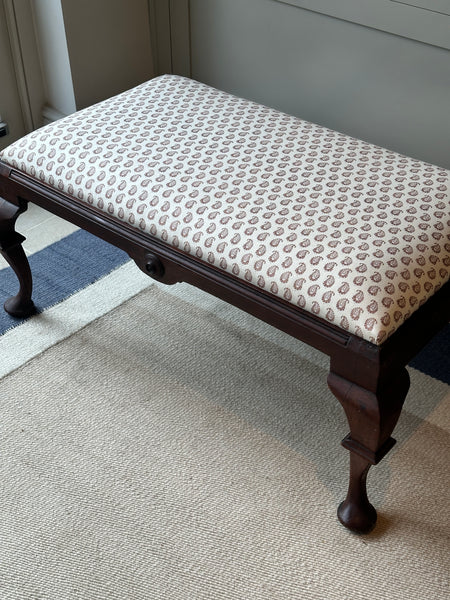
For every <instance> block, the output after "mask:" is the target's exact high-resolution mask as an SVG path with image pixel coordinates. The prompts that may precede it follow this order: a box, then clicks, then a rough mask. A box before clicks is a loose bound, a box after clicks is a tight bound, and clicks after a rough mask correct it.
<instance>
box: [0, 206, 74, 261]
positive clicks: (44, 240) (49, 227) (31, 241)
mask: <svg viewBox="0 0 450 600" xmlns="http://www.w3.org/2000/svg"><path fill="white" fill-rule="evenodd" d="M77 229H78V227H76V226H75V225H72V224H71V223H68V222H67V221H64V220H63V219H60V218H59V217H56V216H55V215H52V214H51V213H49V212H47V211H46V210H43V209H42V208H40V207H39V206H36V205H35V204H31V203H30V204H29V205H28V210H27V211H26V212H24V213H23V214H22V215H20V217H19V218H18V219H17V223H16V230H17V231H18V232H19V233H21V234H22V235H24V236H25V237H26V240H25V242H24V243H23V247H24V249H25V252H26V254H27V255H30V254H34V253H35V252H38V251H39V250H42V248H45V246H48V245H49V244H52V243H54V242H57V241H58V240H60V239H61V238H63V237H65V236H66V235H69V234H70V233H72V232H74V231H76V230H77ZM6 266H8V264H7V262H6V261H5V259H4V258H3V257H2V256H1V255H0V269H3V268H4V267H6Z"/></svg>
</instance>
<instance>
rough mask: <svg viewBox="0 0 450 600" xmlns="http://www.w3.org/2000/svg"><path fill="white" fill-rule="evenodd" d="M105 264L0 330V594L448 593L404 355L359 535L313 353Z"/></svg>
mask: <svg viewBox="0 0 450 600" xmlns="http://www.w3.org/2000/svg"><path fill="white" fill-rule="evenodd" d="M59 251H61V252H62V251H63V246H59ZM108 271H109V270H108V269H106V271H105V272H106V273H107V274H106V275H105V276H104V277H102V278H100V279H98V280H97V281H95V282H94V283H91V284H90V285H88V286H87V287H84V288H83V289H79V288H81V287H82V286H80V285H74V286H72V287H73V288H74V289H73V292H72V293H71V292H70V291H69V292H68V293H65V299H64V300H62V301H61V302H59V303H58V304H56V305H54V306H52V307H50V308H48V309H46V310H42V312H41V313H40V314H38V315H36V316H35V317H33V318H32V319H29V320H27V321H26V322H24V323H21V324H20V325H18V326H16V327H15V328H9V329H8V330H7V331H6V332H5V333H4V335H3V336H2V337H1V338H0V357H1V365H0V368H1V375H2V379H1V381H0V397H1V399H2V411H1V419H0V451H1V456H2V460H1V461H0V472H1V476H0V481H1V484H0V598H1V599H2V600H38V599H39V600H66V599H70V600H72V599H74V600H75V599H77V600H78V599H80V600H85V599H86V600H92V599H95V600H97V599H99V600H103V599H105V600H106V599H108V600H110V599H112V600H116V599H117V600H119V599H120V600H123V599H127V600H135V599H136V600H138V599H139V600H147V599H153V598H155V599H169V600H172V599H174V600H175V599H176V600H178V599H183V600H185V599H186V600H187V599H189V600H191V599H200V600H203V599H205V600H206V599H208V600H209V599H216V598H217V599H222V598H223V599H227V600H228V599H245V600H247V599H248V600H253V599H255V600H262V599H264V600H272V599H274V600H278V599H280V600H285V599H289V600H290V599H306V600H309V599H325V598H326V599H330V600H334V599H336V600H338V599H339V600H343V599H345V600H346V599H348V600H350V599H351V600H369V599H370V600H378V599H380V600H384V599H389V600H391V599H392V598H397V599H400V600H402V599H405V600H409V599H411V600H412V599H414V600H415V599H416V598H433V600H441V599H442V600H443V599H444V598H448V589H449V588H450V581H449V575H448V561H449V554H450V553H449V550H450V498H449V489H450V475H449V473H448V467H447V465H448V452H449V448H450V388H449V385H448V384H447V383H445V381H441V380H439V379H438V378H436V377H432V376H431V375H429V374H427V373H424V372H421V371H420V370H418V369H417V368H410V369H409V370H410V374H411V380H412V384H411V391H410V393H409V395H408V398H407V401H406V404H405V408H404V411H403V413H402V416H401V418H400V422H399V424H398V426H397V429H396V434H395V435H396V438H397V440H398V444H397V446H396V447H395V448H394V449H393V450H392V452H391V453H390V454H389V455H388V456H387V457H386V458H385V459H384V460H383V461H382V463H380V464H379V465H378V466H376V467H375V468H373V469H372V470H371V472H370V474H369V491H370V497H371V500H372V501H373V503H374V504H375V505H376V506H377V508H378V511H379V522H378V525H377V527H376V529H375V530H374V531H373V532H372V533H371V534H369V535H367V536H355V535H353V534H351V533H349V532H348V531H347V530H345V529H344V528H343V527H341V526H340V525H339V524H338V522H337V520H336V517H335V511H336V505H337V503H338V502H339V501H340V500H341V499H342V498H343V496H344V495H345V488H346V480H347V469H348V464H347V461H348V453H347V451H345V450H344V449H342V448H340V446H339V441H340V439H342V437H344V435H345V434H346V433H347V430H348V428H347V424H346V422H345V417H344V415H343V413H342V409H341V407H340V406H339V404H338V402H337V401H336V400H335V398H334V397H333V396H332V395H331V393H330V392H329V391H328V389H327V386H326V375H327V369H328V361H327V358H326V357H325V356H324V355H322V354H320V353H319V352H316V351H315V350H313V349H311V348H309V347H308V346H305V345H304V344H301V343H300V342H298V341H296V340H294V339H292V338H290V337H289V336H287V335H285V334H283V333H281V332H279V331H277V330H275V329H273V328H271V327H269V326H267V325H266V324H264V323H262V322H260V321H258V320H256V319H254V318H253V317H251V316H249V315H246V314H245V313H243V312H241V311H239V310H237V309H235V308H233V307H230V306H229V305H227V304H225V303H223V302H221V301H220V300H217V299H216V298H213V297H211V296H208V295H206V294H204V293H202V292H200V291H198V290H195V289H193V288H190V287H189V286H187V285H184V284H181V285H177V286H171V287H165V286H160V285H158V284H155V283H152V282H151V280H150V279H149V278H147V277H146V276H145V275H144V274H142V273H140V272H139V270H138V269H137V268H136V267H135V266H134V265H133V264H130V263H125V264H122V265H121V266H119V267H118V268H115V269H113V270H111V272H109V273H108ZM49 285H52V283H51V281H50V282H49ZM69 287H70V286H69ZM77 289H79V291H76V290H77ZM444 350H445V342H444ZM444 354H445V352H444ZM445 360H446V359H444V362H445Z"/></svg>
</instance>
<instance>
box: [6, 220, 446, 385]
mask: <svg viewBox="0 0 450 600" xmlns="http://www.w3.org/2000/svg"><path fill="white" fill-rule="evenodd" d="M128 260H129V257H128V255H127V254H126V253H125V252H123V251H122V250H119V249H118V248H115V247H114V246H112V245H111V244H108V243H107V242H104V241H103V240H101V239H99V238H97V237H95V236H93V235H91V234H89V233H87V232H86V231H83V230H79V231H76V232H75V233H72V234H71V235H69V236H67V237H65V238H63V239H62V240H61V241H59V242H56V243H54V244H51V245H50V246H47V247H46V248H44V249H43V250H41V251H40V252H36V253H35V254H33V255H32V256H31V257H30V265H31V270H32V273H33V282H34V292H33V299H34V302H35V304H36V306H37V309H38V312H42V311H45V310H46V309H48V308H49V307H51V306H54V305H56V304H58V303H61V302H63V301H64V300H66V299H67V298H69V297H70V296H72V295H73V294H75V293H76V292H78V291H80V290H82V289H84V288H86V287H88V286H89V285H91V284H93V283H94V282H96V281H98V280H100V279H102V278H103V277H105V276H106V275H108V274H109V273H111V272H112V271H114V270H115V269H117V268H118V267H120V266H121V265H123V264H125V263H126V262H127V261H128ZM17 288H18V284H17V279H16V276H15V274H14V273H13V271H12V269H10V268H4V269H1V270H0V295H1V303H3V302H4V300H6V298H8V297H9V296H11V295H14V294H15V293H16V292H17ZM31 318H32V317H31ZM22 322H23V319H15V318H13V317H11V316H10V315H8V314H7V313H6V312H5V311H4V310H0V335H2V334H4V333H5V332H6V331H8V330H9V329H12V328H13V327H17V326H18V325H20V324H21V323H22ZM410 366H412V367H414V368H415V369H417V370H419V371H421V372H422V373H425V374H427V375H429V376H431V377H434V378H435V379H439V380H440V381H442V382H444V383H447V384H450V325H447V327H445V328H444V329H443V330H442V331H441V332H440V333H439V334H438V335H437V336H435V337H434V339H433V340H432V341H431V342H430V343H429V344H428V345H427V346H426V347H425V348H424V349H423V350H422V352H421V353H420V354H419V355H418V356H417V357H416V358H415V359H414V360H413V361H412V362H411V364H410Z"/></svg>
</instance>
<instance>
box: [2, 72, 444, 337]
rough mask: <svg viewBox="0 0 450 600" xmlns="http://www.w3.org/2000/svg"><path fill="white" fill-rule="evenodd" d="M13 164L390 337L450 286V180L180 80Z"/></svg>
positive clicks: (71, 121) (336, 319)
mask: <svg viewBox="0 0 450 600" xmlns="http://www.w3.org/2000/svg"><path fill="white" fill-rule="evenodd" d="M0 157H1V160H2V161H3V162H4V163H7V164H9V165H11V166H12V167H14V168H15V169H18V170H20V171H22V172H24V173H27V174H28V175H30V176H32V177H35V178H36V179H38V180H39V181H41V182H42V183H44V184H45V185H47V186H49V187H52V188H55V189H57V190H60V191H61V192H63V193H65V194H68V195H70V196H71V197H73V198H76V199H77V200H78V201H79V202H82V203H87V204H90V205H92V206H94V207H96V208H97V209H98V210H99V211H103V212H105V213H107V214H108V215H110V216H112V217H113V218H116V219H118V220H120V221H124V222H126V223H128V224H129V225H130V226H131V227H135V228H138V229H140V230H141V231H144V232H147V233H148V235H150V236H156V237H157V238H159V239H161V240H163V241H164V242H166V243H167V244H169V245H172V246H174V247H176V248H179V249H181V250H183V251H184V252H186V253H188V254H191V255H195V256H196V257H198V258H199V259H201V260H203V261H205V262H208V263H209V264H211V265H214V266H215V267H217V268H218V269H222V270H224V271H227V272H229V273H232V274H233V275H235V276H236V277H238V278H241V279H243V280H246V281H248V282H249V283H250V284H252V285H254V286H257V287H259V288H261V289H263V290H266V291H267V292H270V293H271V294H274V295H276V296H279V297H281V298H283V299H284V300H286V301H288V302H290V303H292V304H294V305H296V306H299V307H301V308H302V309H305V310H307V311H309V312H311V313H313V314H315V315H317V316H318V317H321V318H323V319H325V320H327V321H329V322H331V323H334V324H335V325H336V326H338V327H339V328H342V329H344V330H347V331H349V332H350V333H354V334H356V335H357V336H359V337H362V338H364V339H365V340H367V341H370V342H372V343H375V344H380V343H382V342H384V341H385V340H386V339H387V338H388V337H389V336H390V335H391V334H392V333H393V332H394V331H395V330H396V329H397V328H398V327H399V326H400V325H401V324H402V323H403V322H404V321H405V319H407V318H408V317H409V316H410V315H411V314H412V313H413V312H414V311H415V310H417V309H418V308H419V306H421V305H422V304H423V303H424V302H425V301H426V300H427V299H428V298H430V297H431V296H432V295H433V294H434V293H435V292H436V291H437V290H438V289H439V288H440V287H441V286H442V285H443V284H444V283H445V282H446V281H448V280H449V279H450V194H449V175H450V173H449V172H448V171H446V170H444V169H442V168H438V167H436V166H433V165H429V164H426V163H424V162H421V161H419V160H414V159H412V158H407V157H405V156H402V155H400V154H397V153H395V152H391V151H388V150H385V149H383V148H379V147H377V146H374V145H371V144H368V143H365V142H362V141H360V140H357V139H354V138H351V137H349V136H347V135H344V134H340V133H336V132H334V131H331V130H328V129H326V128H324V127H320V126H318V125H314V124H311V123H308V122H305V121H302V120H300V119H297V118H295V117H292V116H289V115H286V114H283V113H281V112H278V111H276V110H273V109H270V108H267V107H264V106H261V105H259V104H256V103H253V102H249V101H246V100H242V99H240V98H237V97H234V96H231V95H229V94H227V93H224V92H220V91H217V90H215V89H213V88H210V87H208V86H206V85H203V84H200V83H197V82H195V81H192V80H189V79H185V78H182V77H177V76H169V75H166V76H163V77H159V78H156V79H153V80H151V81H150V82H148V83H145V84H143V85H141V86H139V87H137V88H135V89H133V90H130V91H128V92H125V93H124V94H121V95H119V96H116V97H115V98H112V99H110V100H107V101H105V102H102V103H100V104H98V105H95V106H92V107H89V108H88V109H85V110H83V111H80V112H78V113H75V114H73V115H71V116H69V117H67V118H65V119H63V120H61V121H58V122H56V123H53V124H51V125H48V126H46V127H44V128H42V129H40V130H38V131H36V132H34V133H32V134H30V135H28V136H27V137H25V138H23V139H22V140H20V141H19V142H16V143H15V144H13V145H11V146H10V147H9V148H7V149H6V150H5V151H3V152H2V153H1V154H0Z"/></svg>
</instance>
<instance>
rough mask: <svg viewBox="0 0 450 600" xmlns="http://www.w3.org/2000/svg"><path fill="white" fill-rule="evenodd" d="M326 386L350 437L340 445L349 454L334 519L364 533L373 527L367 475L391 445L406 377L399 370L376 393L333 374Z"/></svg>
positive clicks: (393, 441) (403, 396)
mask: <svg viewBox="0 0 450 600" xmlns="http://www.w3.org/2000/svg"><path fill="white" fill-rule="evenodd" d="M328 385H329V387H330V389H331V391H332V392H333V394H334V395H335V396H336V398H337V399H338V400H339V402H340V403H341V404H342V406H343V407H344V410H345V413H346V415H347V420H348V423H349V425H350V433H349V435H348V436H347V437H346V438H345V439H344V440H343V442H342V445H343V446H344V448H347V449H348V450H350V482H349V488H348V493H347V497H346V499H345V500H344V502H342V504H341V505H340V506H339V508H338V518H339V520H340V522H341V523H342V524H343V525H345V527H347V528H348V529H351V530H352V531H355V532H358V533H368V532H369V531H370V530H371V529H373V527H374V526H375V523H376V520H377V513H376V510H375V508H374V507H373V506H372V505H371V504H370V502H369V500H368V498H367V490H366V478H367V473H368V471H369V468H370V466H371V465H376V464H377V463H378V462H379V461H380V460H381V459H382V458H383V457H384V456H385V455H386V454H387V452H389V450H390V449H391V448H392V446H393V445H394V444H395V440H394V439H393V438H392V437H391V433H392V431H393V430H394V427H395V425H396V423H397V421H398V418H399V416H400V412H401V410H402V406H403V402H404V400H405V398H406V394H407V393H408V389H409V375H408V372H407V371H406V369H402V370H401V371H400V373H398V374H397V376H395V377H392V378H390V379H389V380H388V381H387V382H384V383H383V384H381V385H379V386H378V389H377V391H376V392H372V391H369V390H366V389H364V388H363V387H361V386H359V385H356V384H354V383H352V382H351V381H348V380H347V379H344V378H343V377H340V376H339V375H337V374H336V373H333V372H331V373H330V374H329V376H328Z"/></svg>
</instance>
